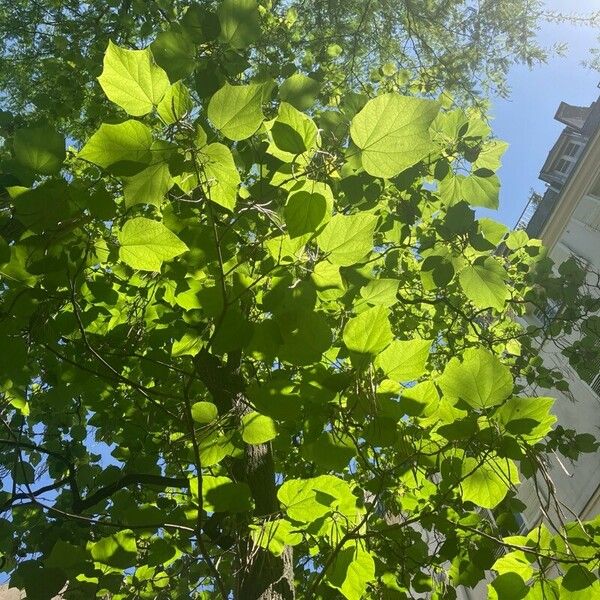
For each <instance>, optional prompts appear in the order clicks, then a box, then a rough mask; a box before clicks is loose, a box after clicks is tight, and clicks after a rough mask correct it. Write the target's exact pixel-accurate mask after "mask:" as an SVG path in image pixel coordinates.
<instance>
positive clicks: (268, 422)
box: [242, 411, 277, 445]
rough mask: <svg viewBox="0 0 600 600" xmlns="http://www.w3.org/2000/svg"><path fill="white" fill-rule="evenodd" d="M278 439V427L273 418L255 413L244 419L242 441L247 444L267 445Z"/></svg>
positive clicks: (245, 416)
mask: <svg viewBox="0 0 600 600" xmlns="http://www.w3.org/2000/svg"><path fill="white" fill-rule="evenodd" d="M275 437H277V425H276V424H275V421H273V419H271V417H267V416H265V415H261V414H260V413H257V412H255V411H253V412H250V413H248V414H247V415H244V416H243V417H242V439H243V440H244V442H246V444H252V445H255V444H265V443H266V442H269V441H271V440H272V439H274V438H275Z"/></svg>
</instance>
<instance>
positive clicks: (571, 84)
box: [485, 0, 600, 226]
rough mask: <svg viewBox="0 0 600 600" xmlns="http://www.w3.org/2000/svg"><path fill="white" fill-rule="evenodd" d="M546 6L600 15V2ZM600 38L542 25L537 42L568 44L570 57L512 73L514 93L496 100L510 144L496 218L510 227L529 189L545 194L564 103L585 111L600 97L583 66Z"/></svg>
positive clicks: (596, 76) (555, 1)
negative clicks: (545, 167) (544, 172)
mask: <svg viewBox="0 0 600 600" xmlns="http://www.w3.org/2000/svg"><path fill="white" fill-rule="evenodd" d="M546 5H547V6H548V8H549V9H550V10H560V11H562V12H567V13H570V12H572V11H577V12H578V13H581V14H587V13H590V12H593V11H595V10H600V0H578V1H576V2H571V1H565V0H548V2H547V3H546ZM598 35H600V29H593V28H590V27H577V26H573V25H568V24H554V23H545V24H543V25H542V27H541V28H540V32H539V41H540V42H541V43H542V44H543V45H545V46H550V45H551V44H553V43H554V42H560V41H562V42H566V43H567V44H568V46H569V48H568V51H567V56H566V57H564V58H561V57H556V58H552V59H550V60H549V61H548V63H547V64H545V65H541V66H536V67H534V68H533V69H531V70H529V69H527V68H526V67H521V66H519V67H514V68H513V69H512V70H511V72H510V74H509V78H508V81H509V85H510V86H511V89H512V92H511V96H510V98H508V99H507V100H501V99H494V100H493V103H492V116H493V117H494V121H493V123H492V127H493V130H494V134H495V135H496V136H497V137H499V138H500V139H503V140H506V141H507V142H509V144H510V147H509V149H508V150H507V152H506V154H505V155H504V161H503V163H504V164H503V167H502V169H501V170H500V172H499V175H500V179H501V181H502V188H501V192H500V210H499V211H498V212H497V213H496V214H495V218H496V219H498V220H500V221H502V222H504V223H506V224H507V225H509V226H514V225H515V223H516V221H517V219H518V217H519V215H520V214H521V211H522V209H523V207H524V206H525V203H526V201H527V197H528V195H529V194H528V193H529V189H530V188H532V187H533V188H535V189H537V190H538V191H543V190H544V184H543V183H542V182H541V181H539V180H538V178H537V176H538V173H539V171H540V168H541V166H542V164H543V162H544V160H545V158H546V156H547V154H548V151H549V150H550V148H551V147H552V145H553V144H554V142H555V141H556V138H557V137H558V135H559V133H560V131H561V130H562V127H563V126H562V125H561V124H560V123H558V122H557V121H554V119H553V117H554V113H555V112H556V109H557V108H558V105H559V104H560V102H561V100H564V101H565V102H569V103H570V104H577V105H586V104H590V103H591V102H592V101H594V100H595V99H596V98H598V96H600V89H598V87H597V85H598V83H600V73H598V72H593V71H590V70H589V69H586V68H585V67H583V66H581V64H580V63H581V61H582V60H583V59H585V58H586V57H588V56H589V49H590V48H591V47H597V46H598V45H599V43H598V41H597V36H598ZM485 212H486V213H487V211H485ZM490 216H493V215H490Z"/></svg>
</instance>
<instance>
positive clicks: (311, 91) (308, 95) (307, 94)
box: [279, 73, 320, 110]
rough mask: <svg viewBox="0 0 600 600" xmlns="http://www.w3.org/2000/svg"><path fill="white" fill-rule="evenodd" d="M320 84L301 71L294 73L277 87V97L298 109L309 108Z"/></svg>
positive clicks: (314, 99)
mask: <svg viewBox="0 0 600 600" xmlns="http://www.w3.org/2000/svg"><path fill="white" fill-rule="evenodd" d="M319 88H320V84H319V82H318V81H315V80H314V79H312V78H311V77H307V76H306V75H303V74H302V73H294V75H292V76H291V77H288V78H287V79H286V80H285V81H284V82H283V83H282V84H281V87H280V88H279V97H280V98H281V99H282V100H283V101H284V102H287V103H289V104H291V105H292V106H293V107H294V108H297V109H298V110H306V109H308V108H310V107H311V106H312V105H313V104H314V103H315V101H316V99H317V96H318V94H319Z"/></svg>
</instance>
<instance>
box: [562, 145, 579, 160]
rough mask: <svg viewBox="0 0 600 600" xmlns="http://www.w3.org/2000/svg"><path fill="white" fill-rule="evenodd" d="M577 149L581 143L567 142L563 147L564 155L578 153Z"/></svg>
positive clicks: (575, 154)
mask: <svg viewBox="0 0 600 600" xmlns="http://www.w3.org/2000/svg"><path fill="white" fill-rule="evenodd" d="M579 150H581V144H579V143H578V142H569V143H568V144H567V147H566V148H565V151H564V155H565V156H573V157H574V156H577V155H578V154H579Z"/></svg>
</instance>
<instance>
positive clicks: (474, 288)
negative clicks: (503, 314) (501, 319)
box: [458, 256, 510, 311]
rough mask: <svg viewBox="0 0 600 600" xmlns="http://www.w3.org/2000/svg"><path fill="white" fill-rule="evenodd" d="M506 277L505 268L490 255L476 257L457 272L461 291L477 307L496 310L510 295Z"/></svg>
mask: <svg viewBox="0 0 600 600" xmlns="http://www.w3.org/2000/svg"><path fill="white" fill-rule="evenodd" d="M506 279H508V274H507V273H506V269H505V268H504V267H503V266H502V265H501V264H499V263H498V261H497V260H496V259H494V258H493V257H491V256H486V257H480V258H477V259H476V260H475V261H474V262H473V264H472V265H467V266H466V267H464V268H463V269H462V270H461V271H460V272H459V274H458V280H459V281H460V285H461V287H462V289H463V291H464V292H465V294H466V296H467V298H469V300H471V302H473V304H474V305H475V306H476V307H477V308H495V309H496V310H498V311H501V310H502V309H503V308H504V306H505V304H506V301H507V300H508V298H509V297H510V291H509V289H508V286H507V285H506Z"/></svg>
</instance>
